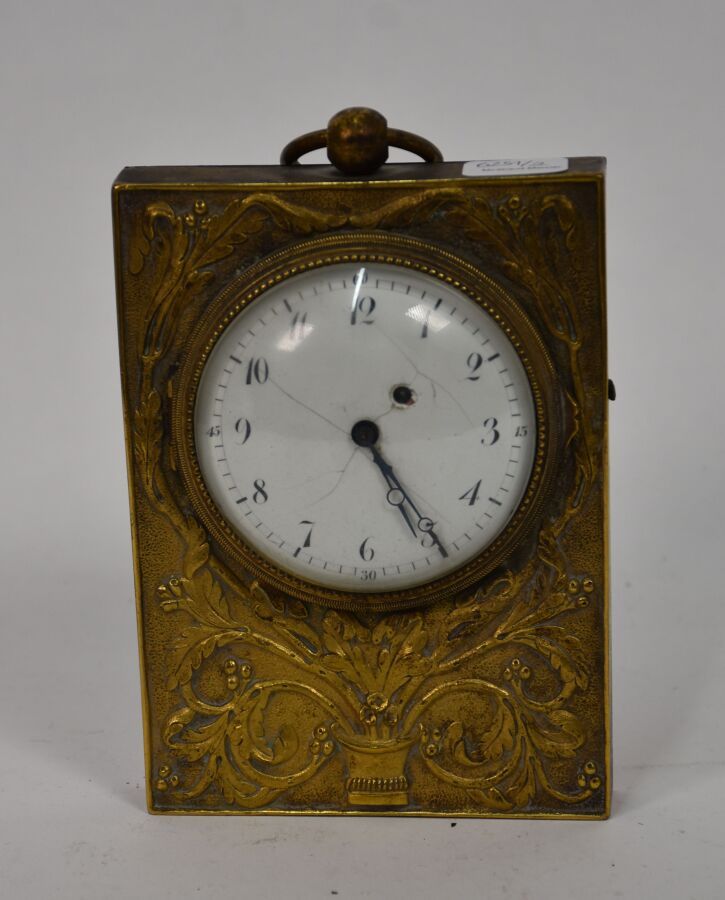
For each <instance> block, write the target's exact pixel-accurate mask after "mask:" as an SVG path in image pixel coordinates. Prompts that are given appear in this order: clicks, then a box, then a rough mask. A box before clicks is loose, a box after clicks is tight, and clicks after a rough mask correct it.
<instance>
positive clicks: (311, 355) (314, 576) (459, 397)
mask: <svg viewBox="0 0 725 900" xmlns="http://www.w3.org/2000/svg"><path fill="white" fill-rule="evenodd" d="M194 439H195V444H196V454H197V458H198V461H199V467H200V472H201V476H202V479H203V481H204V484H205V486H206V489H207V491H208V493H209V495H210V497H211V499H212V500H213V501H214V504H215V505H216V507H217V509H218V510H219V512H220V513H221V515H222V516H223V517H224V519H225V520H226V522H227V523H228V525H229V526H230V527H231V529H233V531H234V532H236V534H238V536H239V537H240V538H241V539H242V541H243V542H244V543H246V544H247V545H249V546H250V547H251V548H252V549H253V550H254V551H255V552H256V553H258V554H261V555H262V556H263V557H266V559H267V560H269V561H270V562H271V563H272V564H273V565H274V566H275V567H277V568H279V569H281V570H284V571H286V572H288V573H290V574H292V575H293V576H295V577H297V578H300V579H303V580H304V581H306V582H312V583H316V584H319V585H322V586H324V587H326V588H329V589H333V590H340V591H355V592H363V593H370V592H376V593H377V592H387V591H398V590H404V589H406V588H411V587H415V586H417V585H422V584H426V583H428V582H431V581H435V580H436V579H439V578H442V577H444V576H446V575H448V574H450V573H452V572H454V571H455V570H456V569H458V568H460V567H461V566H464V565H465V564H467V563H469V562H470V561H471V560H472V559H473V558H474V557H476V556H477V555H478V554H480V553H481V552H482V551H483V550H484V549H485V548H486V547H487V546H489V545H490V544H491V542H492V541H494V540H495V539H496V537H497V536H498V535H499V534H500V533H501V532H502V530H503V529H504V528H505V527H506V524H507V523H508V522H509V520H510V519H511V517H512V516H513V514H514V513H515V511H516V509H517V507H518V505H519V504H520V502H521V500H522V498H523V496H524V494H525V492H526V489H527V485H528V483H529V479H530V477H531V472H532V466H533V459H534V455H535V444H536V422H535V412H534V402H533V397H532V390H531V386H530V384H529V381H528V379H527V376H526V371H525V368H524V366H523V364H522V362H521V360H520V358H519V356H518V354H517V352H516V349H515V348H514V346H513V344H512V343H511V342H510V341H509V339H508V337H507V336H506V335H505V333H504V331H503V330H502V328H501V327H500V326H499V325H498V324H497V323H496V322H495V321H494V319H493V317H492V316H491V315H489V313H488V312H486V311H485V310H484V309H483V308H482V306H480V305H479V304H478V303H476V302H475V301H474V300H472V299H470V298H469V297H468V296H466V294H464V293H463V292H461V291H459V290H457V289H456V288H455V287H452V286H451V285H449V284H447V283H446V282H444V281H441V280H440V279H438V278H435V277H433V276H430V275H426V274H423V273H421V272H419V271H416V270H415V269H413V268H408V267H403V266H394V265H388V264H382V263H375V262H371V263H369V264H364V265H363V264H355V263H349V264H346V263H342V264H335V265H328V266H323V267H321V268H317V269H314V270H312V271H308V272H305V273H303V274H300V275H296V276H292V277H289V278H287V279H286V280H284V281H283V282H281V283H279V284H277V285H275V286H274V287H272V288H269V289H268V290H267V291H266V292H264V293H263V294H262V295H261V296H260V297H259V298H258V299H256V300H254V301H252V302H251V303H250V304H249V305H248V306H246V307H245V308H244V309H243V310H242V311H241V312H240V313H239V314H238V315H237V316H236V317H235V318H233V319H232V321H231V322H230V323H229V325H228V326H227V327H226V329H225V330H224V331H223V333H222V334H221V336H220V337H219V338H218V340H217V341H216V344H215V345H214V347H213V349H212V351H211V353H210V355H209V357H208V359H207V361H206V364H205V366H204V370H203V372H202V375H201V379H200V382H199V387H198V391H197V395H196V405H195V413H194Z"/></svg>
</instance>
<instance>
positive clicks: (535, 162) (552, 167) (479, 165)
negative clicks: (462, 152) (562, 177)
mask: <svg viewBox="0 0 725 900" xmlns="http://www.w3.org/2000/svg"><path fill="white" fill-rule="evenodd" d="M568 168H569V160H568V158H567V157H566V156H557V157H554V158H553V159H473V160H471V161H470V162H467V163H464V164H463V172H462V174H463V175H468V176H469V177H471V178H490V177H491V176H494V177H495V176H497V175H498V176H501V175H549V174H551V173H552V172H566V170H567V169H568Z"/></svg>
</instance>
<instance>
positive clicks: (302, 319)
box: [290, 312, 312, 341]
mask: <svg viewBox="0 0 725 900" xmlns="http://www.w3.org/2000/svg"><path fill="white" fill-rule="evenodd" d="M311 327H312V326H310V327H309V328H308V326H307V313H306V312H303V313H300V312H296V313H295V314H294V315H293V316H292V321H291V322H290V337H291V338H292V340H293V341H300V340H302V338H303V337H305V335H306V334H307V333H308V331H310V330H311Z"/></svg>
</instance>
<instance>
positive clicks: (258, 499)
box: [252, 478, 269, 503]
mask: <svg viewBox="0 0 725 900" xmlns="http://www.w3.org/2000/svg"><path fill="white" fill-rule="evenodd" d="M266 487H267V485H266V484H265V482H264V479H263V478H256V479H255V481H254V493H253V494H252V500H254V502H255V503H266V502H267V500H269V494H268V493H267V491H266Z"/></svg>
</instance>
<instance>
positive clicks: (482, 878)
mask: <svg viewBox="0 0 725 900" xmlns="http://www.w3.org/2000/svg"><path fill="white" fill-rule="evenodd" d="M723 10H724V7H723V5H722V3H718V2H712V3H707V2H697V0H694V2H693V0H691V2H688V3H683V2H680V0H678V2H659V3H655V2H629V3H624V2H609V3H602V2H596V3H595V2H591V0H580V2H562V0H549V2H541V0H538V2H509V3H505V4H504V3H500V2H483V0H482V2H477V3H474V2H457V0H445V2H443V0H437V2H430V0H417V2H410V0H397V2H385V0H356V2H355V3H348V2H332V0H307V2H299V3H293V2H278V0H269V2H267V3H261V2H247V3H241V2H240V3H231V2H214V0H210V2H206V3H199V2H193V3H192V2H186V0H185V2H177V3H170V2H158V0H157V2H153V0H152V2H146V3H133V2H125V3H120V2H113V3H111V2H106V0H103V2H94V3H90V2H69V3H41V2H26V3H17V2H9V0H2V3H1V4H0V104H1V106H0V113H1V115H0V131H1V132H2V137H1V138H0V160H1V162H2V168H1V170H0V171H2V184H1V186H0V197H1V198H2V199H1V203H0V257H1V258H0V286H1V290H2V298H1V303H0V309H1V310H2V321H1V326H0V340H1V341H2V347H1V353H0V364H1V365H2V381H1V383H2V400H1V404H2V406H1V409H0V415H1V416H2V418H1V420H0V421H1V422H2V444H1V445H0V446H1V449H0V478H1V479H2V520H1V522H2V534H1V536H0V552H1V553H2V559H1V561H0V562H1V568H0V573H1V581H0V584H1V587H0V609H1V611H2V617H1V619H0V681H1V684H2V690H1V691H0V723H1V724H0V884H2V887H3V890H2V892H3V895H4V896H7V897H12V898H35V897H62V898H66V897H67V898H71V897H72V898H74V900H83V898H93V900H97V898H99V897H131V896H133V897H136V898H146V897H155V898H159V897H175V898H187V897H196V896H203V895H209V896H232V895H234V896H250V897H251V896H254V897H259V898H267V897H269V898H277V897H283V896H288V897H300V898H307V897H326V896H331V895H335V893H337V895H338V896H340V897H390V898H397V897H401V898H402V897H409V896H413V895H418V896H421V897H437V896H439V895H441V894H442V893H447V894H456V895H460V896H486V897H491V898H494V897H506V898H525V897H526V898H549V897H551V898H554V897H557V898H560V897H574V896H576V897H579V896H587V897H588V898H591V900H594V898H597V897H637V898H642V897H645V898H649V897H658V898H677V900H682V898H697V900H703V898H716V897H721V896H722V891H723V888H722V882H723V877H724V876H725V865H724V863H723V856H724V855H725V828H724V827H723V823H722V816H721V810H722V807H723V801H724V800H725V790H724V788H725V764H724V762H723V760H724V759H725V756H724V753H723V742H724V740H725V725H724V724H723V719H724V716H723V712H724V704H723V697H722V692H723V677H724V676H725V660H724V653H723V632H724V630H725V626H724V624H723V616H722V612H721V608H722V602H723V576H722V564H723V560H722V557H723V554H724V551H725V534H724V532H725V526H724V524H723V523H724V517H723V505H724V504H725V484H724V478H723V470H722V463H723V455H724V451H725V426H724V424H723V413H722V407H721V401H722V399H723V394H724V393H725V391H723V387H722V372H723V363H722V340H723V338H722V335H723V330H724V328H725V313H724V312H723V308H724V305H725V301H724V300H723V296H722V285H723V278H722V262H723V256H724V255H725V254H724V252H723V251H724V250H725V243H724V240H723V212H724V209H725V205H724V201H725V196H724V195H725V190H724V185H725V178H724V176H723V163H722V149H723V143H724V140H725V129H724V127H723V120H724V117H723V108H722V89H723V84H724V81H725V79H724V78H723V76H724V75H725V66H724V65H723V51H722V45H723V32H724V30H725V29H724V25H725V17H724V15H723ZM360 103H362V104H366V105H371V106H375V107H377V108H379V109H381V110H382V111H383V112H384V113H385V114H386V115H387V117H388V120H389V121H390V123H391V124H392V125H394V126H397V127H400V128H406V129H410V130H413V131H418V132H421V133H423V134H425V135H426V136H428V137H430V138H431V139H433V140H434V141H435V142H436V143H438V144H439V145H440V146H441V147H442V149H443V151H444V153H445V155H446V158H448V159H470V158H474V159H475V158H481V157H498V156H519V155H520V156H534V155H538V156H559V155H570V156H575V155H585V154H604V155H607V156H608V157H609V181H608V265H609V302H610V346H611V357H610V361H611V372H612V376H613V377H614V379H615V380H616V383H617V387H618V389H619V399H618V400H617V402H616V404H614V406H613V408H612V453H611V467H612V537H613V619H614V621H613V625H614V660H613V661H614V669H613V671H614V714H615V761H616V785H615V800H614V811H613V812H614V815H613V818H612V819H611V820H610V821H609V822H606V823H583V824H577V823H563V822H534V823H526V822H521V821H520V822H516V821H511V822H507V821H493V822H486V821H461V822H459V823H458V824H457V827H455V828H452V827H451V822H449V821H448V820H414V821H396V820H376V819H354V820H350V819H347V820H344V819H325V820H320V819H299V818H295V819H291V820H286V819H283V818H256V819H255V818H247V819H240V818H228V819H220V818H216V819H213V818H205V819H199V818H193V817H192V818H159V817H150V816H148V815H147V814H146V812H145V811H144V797H143V790H142V779H143V759H142V743H141V733H140V701H139V685H138V674H137V662H136V634H135V627H136V626H135V612H134V605H133V600H132V569H131V548H130V539H129V527H128V512H127V496H126V483H125V478H126V474H125V461H124V453H123V436H122V427H121V400H120V390H119V378H118V359H117V348H116V326H115V318H114V317H115V298H114V281H113V268H112V249H111V218H110V201H109V189H110V184H111V181H112V180H113V178H114V176H115V175H116V173H117V172H118V170H119V169H120V168H121V167H122V166H123V165H125V164H164V163H169V164H171V163H230V162H245V163H268V162H274V161H275V160H276V157H277V154H278V152H279V150H280V149H281V147H282V146H283V145H284V144H285V143H286V142H287V140H289V139H290V138H291V137H293V136H294V135H297V134H299V133H301V132H303V131H307V130H309V129H311V128H317V127H321V126H322V125H323V124H324V123H325V122H326V120H327V118H328V117H329V116H330V115H331V114H332V113H333V112H335V111H337V110H338V109H340V108H342V107H344V106H349V105H351V104H360Z"/></svg>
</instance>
